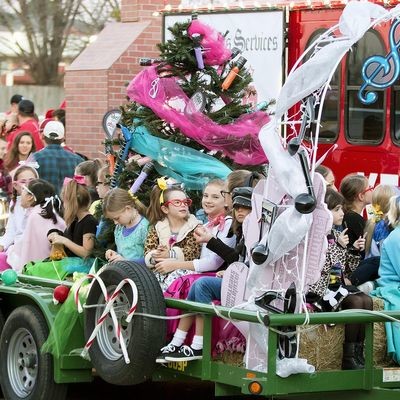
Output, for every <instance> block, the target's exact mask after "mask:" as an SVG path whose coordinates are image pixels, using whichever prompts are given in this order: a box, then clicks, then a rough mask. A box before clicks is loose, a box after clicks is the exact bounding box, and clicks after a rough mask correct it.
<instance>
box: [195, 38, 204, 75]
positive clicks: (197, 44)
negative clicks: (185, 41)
mask: <svg viewBox="0 0 400 400" xmlns="http://www.w3.org/2000/svg"><path fill="white" fill-rule="evenodd" d="M192 40H193V42H194V48H193V49H194V55H195V56H196V61H197V68H198V69H204V60H203V53H202V52H201V44H200V42H201V35H200V34H199V33H193V35H192Z"/></svg>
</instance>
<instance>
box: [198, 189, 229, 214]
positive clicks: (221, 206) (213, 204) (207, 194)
mask: <svg viewBox="0 0 400 400" xmlns="http://www.w3.org/2000/svg"><path fill="white" fill-rule="evenodd" d="M222 189H223V188H221V186H219V185H208V186H207V187H206V188H205V189H204V192H203V199H202V200H201V205H202V207H203V210H204V212H205V213H206V214H207V215H208V216H209V217H211V218H213V217H216V216H217V215H220V214H222V213H224V212H225V199H224V197H223V196H222V194H221V190H222Z"/></svg>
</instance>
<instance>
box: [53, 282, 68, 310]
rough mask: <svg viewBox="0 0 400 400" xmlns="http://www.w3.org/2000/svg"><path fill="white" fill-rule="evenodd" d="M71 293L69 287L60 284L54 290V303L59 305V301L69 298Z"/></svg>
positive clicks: (62, 301)
mask: <svg viewBox="0 0 400 400" xmlns="http://www.w3.org/2000/svg"><path fill="white" fill-rule="evenodd" d="M68 294H69V287H67V286H64V285H59V286H57V287H56V288H55V289H54V292H53V303H54V304H55V305H57V304H58V303H61V304H62V303H64V301H65V300H67V297H68Z"/></svg>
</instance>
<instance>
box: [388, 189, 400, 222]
mask: <svg viewBox="0 0 400 400" xmlns="http://www.w3.org/2000/svg"><path fill="white" fill-rule="evenodd" d="M387 218H388V221H389V224H390V226H391V227H392V228H393V229H394V228H396V227H397V226H399V225H400V196H392V197H391V198H390V200H389V211H388V214H387Z"/></svg>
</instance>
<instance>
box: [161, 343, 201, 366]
mask: <svg viewBox="0 0 400 400" xmlns="http://www.w3.org/2000/svg"><path fill="white" fill-rule="evenodd" d="M202 358H203V349H201V350H195V349H192V348H191V347H190V346H186V345H183V346H180V347H179V348H178V349H177V351H175V352H174V353H170V354H168V355H167V356H165V359H166V361H177V362H179V361H192V360H201V359H202Z"/></svg>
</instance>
